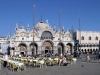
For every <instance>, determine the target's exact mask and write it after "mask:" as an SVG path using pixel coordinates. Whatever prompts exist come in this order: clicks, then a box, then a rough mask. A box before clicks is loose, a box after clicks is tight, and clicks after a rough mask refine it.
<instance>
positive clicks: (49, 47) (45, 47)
mask: <svg viewBox="0 0 100 75" xmlns="http://www.w3.org/2000/svg"><path fill="white" fill-rule="evenodd" d="M41 53H42V54H46V53H50V54H53V43H52V42H51V41H49V40H48V41H45V42H43V44H42V51H41Z"/></svg>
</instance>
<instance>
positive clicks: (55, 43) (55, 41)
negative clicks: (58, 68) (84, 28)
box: [9, 20, 74, 55]
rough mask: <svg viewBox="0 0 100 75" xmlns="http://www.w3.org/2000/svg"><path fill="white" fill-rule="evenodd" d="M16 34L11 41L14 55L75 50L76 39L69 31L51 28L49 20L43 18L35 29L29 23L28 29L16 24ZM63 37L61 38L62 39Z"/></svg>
mask: <svg viewBox="0 0 100 75" xmlns="http://www.w3.org/2000/svg"><path fill="white" fill-rule="evenodd" d="M15 31H16V32H15V34H14V36H12V37H11V38H10V39H9V41H10V47H11V48H12V50H11V51H13V52H11V53H12V55H17V54H28V55H31V54H33V55H34V54H45V53H48V52H49V53H51V54H55V53H58V54H60V53H66V52H67V51H68V52H73V51H74V40H73V39H72V34H71V33H70V32H69V31H66V32H65V31H64V29H63V30H62V31H57V30H56V27H55V26H54V28H51V27H50V25H49V23H48V21H46V23H43V22H42V20H41V21H40V22H38V23H37V24H36V26H35V27H34V29H33V30H30V26H29V24H28V26H27V30H25V29H24V27H23V26H21V27H20V28H18V24H16V28H15ZM60 39H61V40H60Z"/></svg>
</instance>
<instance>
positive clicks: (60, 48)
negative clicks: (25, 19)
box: [58, 43, 64, 54]
mask: <svg viewBox="0 0 100 75" xmlns="http://www.w3.org/2000/svg"><path fill="white" fill-rule="evenodd" d="M61 53H62V54H64V45H63V43H59V44H58V54H61Z"/></svg>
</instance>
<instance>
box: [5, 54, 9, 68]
mask: <svg viewBox="0 0 100 75" xmlns="http://www.w3.org/2000/svg"><path fill="white" fill-rule="evenodd" d="M7 60H8V55H7V53H6V54H5V55H4V67H6V66H7Z"/></svg>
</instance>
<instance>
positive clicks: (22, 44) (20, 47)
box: [18, 43, 27, 55]
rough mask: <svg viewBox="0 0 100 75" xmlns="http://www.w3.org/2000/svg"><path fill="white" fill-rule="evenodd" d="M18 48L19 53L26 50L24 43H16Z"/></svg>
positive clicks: (23, 52) (22, 53)
mask: <svg viewBox="0 0 100 75" xmlns="http://www.w3.org/2000/svg"><path fill="white" fill-rule="evenodd" d="M18 49H19V51H20V54H21V55H25V54H26V51H27V46H26V44H25V43H20V44H19V45H18Z"/></svg>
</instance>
